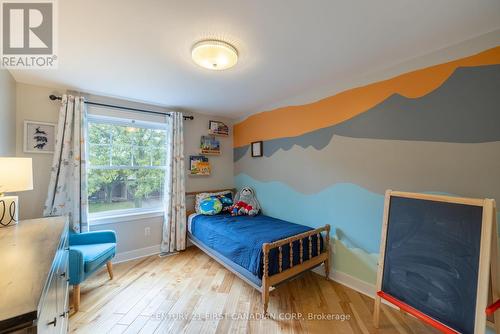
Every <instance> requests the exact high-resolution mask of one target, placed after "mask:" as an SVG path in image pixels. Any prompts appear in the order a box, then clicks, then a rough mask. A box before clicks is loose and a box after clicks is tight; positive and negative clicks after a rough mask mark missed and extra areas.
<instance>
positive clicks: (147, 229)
mask: <svg viewBox="0 0 500 334" xmlns="http://www.w3.org/2000/svg"><path fill="white" fill-rule="evenodd" d="M150 235H151V227H145V228H144V236H145V237H149V236H150Z"/></svg>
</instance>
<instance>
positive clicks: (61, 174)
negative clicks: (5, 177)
mask: <svg viewBox="0 0 500 334" xmlns="http://www.w3.org/2000/svg"><path fill="white" fill-rule="evenodd" d="M86 138H87V110H86V108H85V103H84V98H83V97H74V96H71V95H63V98H62V105H61V109H60V111H59V121H58V125H57V137H56V142H55V150H54V159H53V161H52V169H51V174H50V183H49V191H48V196H47V200H46V201H45V207H44V211H43V214H44V216H62V215H66V216H68V218H69V223H70V226H72V227H73V230H74V231H75V232H87V231H88V220H87V217H88V202H87V172H86V162H85V157H86V149H85V139H86Z"/></svg>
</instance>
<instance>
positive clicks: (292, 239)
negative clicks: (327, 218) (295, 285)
mask: <svg viewBox="0 0 500 334" xmlns="http://www.w3.org/2000/svg"><path fill="white" fill-rule="evenodd" d="M198 193H201V192H193V193H187V194H188V195H196V194H198ZM188 214H189V216H188V232H187V234H188V238H189V240H191V242H192V243H193V244H194V245H196V246H197V247H199V248H200V249H201V250H203V251H204V252H205V253H207V254H208V255H209V256H211V257H212V258H214V259H215V260H216V261H218V262H219V263H221V264H222V265H223V266H225V267H226V268H227V269H228V270H230V271H232V272H233V273H234V274H235V275H237V276H238V277H240V278H241V279H243V280H244V281H246V282H247V283H248V284H250V285H251V286H252V287H254V288H255V289H257V290H259V291H260V292H261V293H262V303H263V307H264V313H266V312H267V308H268V304H269V291H270V289H272V288H273V287H274V286H276V285H277V284H279V283H281V282H283V281H286V280H288V279H290V278H292V277H294V276H296V275H298V274H300V273H302V272H304V271H306V270H309V269H312V268H314V267H316V266H319V265H321V264H323V263H324V266H325V275H326V277H327V279H328V273H329V261H330V255H329V254H330V252H329V238H330V237H329V232H330V226H329V225H325V226H324V227H321V228H317V229H313V228H310V227H307V226H304V225H299V224H294V223H291V222H287V221H284V220H280V219H276V218H272V217H268V216H265V215H257V216H254V217H249V216H235V217H233V216H231V215H229V214H218V215H214V216H206V215H200V214H196V213H193V212H188ZM322 234H324V236H323V235H322ZM290 250H291V251H290Z"/></svg>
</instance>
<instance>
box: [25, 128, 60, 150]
mask: <svg viewBox="0 0 500 334" xmlns="http://www.w3.org/2000/svg"><path fill="white" fill-rule="evenodd" d="M55 141H56V125H55V124H54V123H44V122H36V121H24V153H54V146H55Z"/></svg>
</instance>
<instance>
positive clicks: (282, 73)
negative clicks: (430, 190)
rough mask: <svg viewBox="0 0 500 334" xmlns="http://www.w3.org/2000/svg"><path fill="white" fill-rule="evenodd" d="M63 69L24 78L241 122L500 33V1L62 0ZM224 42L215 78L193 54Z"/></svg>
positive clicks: (22, 76)
mask: <svg viewBox="0 0 500 334" xmlns="http://www.w3.org/2000/svg"><path fill="white" fill-rule="evenodd" d="M58 3H59V52H58V53H59V68H58V69H57V70H45V71H41V70H38V71H12V73H13V75H14V77H15V79H16V80H17V81H19V82H25V83H32V84H39V85H44V86H50V87H55V88H70V89H77V90H82V91H86V92H90V93H97V94H101V95H109V96H114V97H122V98H127V99H132V100H139V101H144V102H149V103H154V104H160V105H164V106H169V107H174V108H179V109H187V110H193V111H199V112H204V113H212V114H217V115H226V116H233V117H240V116H242V115H246V114H249V113H253V112H256V111H261V110H263V108H265V107H267V106H270V105H276V104H277V103H279V102H280V101H285V100H287V99H289V98H291V97H293V96H295V95H297V94H301V93H303V92H305V91H307V90H311V89H315V88H317V87H319V86H320V85H323V84H324V83H325V82H332V81H341V80H348V79H350V78H353V77H357V76H360V75H362V74H364V73H367V72H369V71H370V70H373V69H375V68H384V67H388V66H391V65H394V64H397V63H399V62H402V61H404V60H407V59H410V58H413V57H415V56H417V55H422V54H426V53H429V52H431V51H434V50H437V49H440V48H442V47H444V46H447V45H451V44H454V43H458V42H461V41H464V40H466V39H469V38H472V37H475V36H478V35H481V34H484V33H487V32H490V31H493V30H496V29H498V28H500V1H499V0H476V1H470V0H418V1H415V0H384V1H373V0H364V1H362V0H349V1H346V0H308V1H307V0H251V1H250V0H239V1H236V0H212V1H208V0H184V1H181V0H178V1H174V0H169V1H160V0H156V1H154V0H143V1H139V0H106V1H103V0H59V1H58ZM203 38H220V39H223V40H225V41H228V42H230V43H232V44H234V45H235V46H236V48H237V49H238V50H239V53H240V60H239V63H238V64H237V65H236V67H234V68H233V69H230V70H227V71H222V72H216V71H214V72H212V71H208V70H205V69H202V68H200V67H197V66H196V65H195V64H193V63H192V61H191V58H190V49H191V46H192V45H193V44H194V43H195V42H196V41H198V40H200V39H203Z"/></svg>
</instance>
